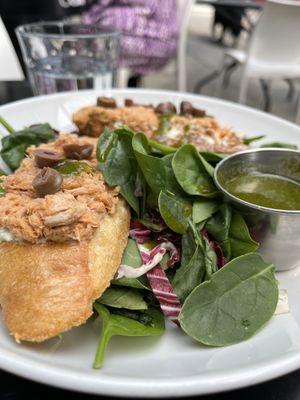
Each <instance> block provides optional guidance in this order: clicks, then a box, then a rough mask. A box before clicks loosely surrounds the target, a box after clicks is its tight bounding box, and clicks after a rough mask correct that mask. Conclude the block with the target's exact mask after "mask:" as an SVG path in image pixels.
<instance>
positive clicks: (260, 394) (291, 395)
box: [0, 82, 300, 400]
mask: <svg viewBox="0 0 300 400" xmlns="http://www.w3.org/2000/svg"><path fill="white" fill-rule="evenodd" d="M31 95H32V94H31V91H30V88H29V86H28V84H27V83H26V82H25V83H24V82H9V83H3V82H0V104H5V103H8V102H10V101H15V100H19V99H22V98H25V97H30V96H31ZM27 396H30V398H42V399H43V400H47V399H51V400H52V399H54V398H55V399H56V400H60V399H64V400H69V399H70V400H71V399H72V400H79V399H85V400H87V399H94V398H96V396H89V395H85V394H81V393H74V392H71V391H65V390H61V389H56V388H52V387H48V386H46V385H42V384H38V383H35V382H31V381H29V380H26V379H22V378H19V377H17V376H15V375H12V374H9V373H6V372H4V371H1V370H0V400H2V399H7V400H19V399H23V398H26V397H27ZM133 397H134V396H133ZM98 398H99V397H98ZM193 398H196V397H193ZM199 398H201V400H241V399H243V400H253V399H255V400H299V399H300V370H298V371H295V372H292V373H290V374H288V375H285V376H283V377H280V378H278V379H275V380H272V381H269V382H265V383H262V384H260V385H255V386H252V387H248V388H244V389H240V390H236V391H230V392H226V393H220V394H215V395H210V396H199Z"/></svg>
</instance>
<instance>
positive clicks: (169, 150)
mask: <svg viewBox="0 0 300 400" xmlns="http://www.w3.org/2000/svg"><path fill="white" fill-rule="evenodd" d="M149 144H150V146H151V148H152V149H154V150H156V151H158V152H159V153H161V154H163V155H168V154H173V153H175V151H176V150H177V149H176V148H175V147H170V146H166V145H165V144H161V143H159V142H157V141H156V140H149Z"/></svg>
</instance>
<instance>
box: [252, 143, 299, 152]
mask: <svg viewBox="0 0 300 400" xmlns="http://www.w3.org/2000/svg"><path fill="white" fill-rule="evenodd" d="M260 147H275V148H276V147H278V148H280V149H292V150H297V149H298V146H297V145H295V144H290V143H283V142H271V143H265V144H263V145H261V146H260Z"/></svg>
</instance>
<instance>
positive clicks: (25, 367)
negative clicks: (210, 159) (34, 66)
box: [0, 89, 300, 398]
mask: <svg viewBox="0 0 300 400" xmlns="http://www.w3.org/2000/svg"><path fill="white" fill-rule="evenodd" d="M127 93H128V95H141V96H142V95H143V94H149V93H150V94H152V95H158V96H174V97H175V98H178V99H180V98H186V97H188V98H189V99H191V100H193V99H195V100H198V101H201V99H202V100H205V101H206V102H207V103H211V104H212V105H215V104H219V105H222V106H225V107H229V108H232V107H233V108H234V109H236V110H237V111H238V110H244V111H246V112H247V113H250V114H252V115H258V114H259V115H261V116H263V118H265V119H267V120H268V121H272V122H273V123H274V122H276V123H280V124H282V125H285V126H289V127H290V128H293V129H296V130H297V131H298V132H299V134H300V126H298V125H297V124H295V123H293V122H291V121H287V120H285V119H283V118H281V117H278V116H275V115H272V114H268V113H266V112H264V111H261V110H256V109H254V108H251V107H248V106H245V105H241V104H238V103H234V102H232V101H227V100H224V99H218V98H214V97H209V96H203V95H197V94H194V93H188V92H176V91H172V90H156V89H108V90H82V91H78V92H61V93H54V94H51V95H44V96H36V97H29V98H25V99H21V100H17V101H14V102H10V103H6V104H3V105H1V106H0V112H2V111H4V112H5V111H6V110H9V109H11V108H14V107H15V106H18V105H22V104H24V103H25V104H26V103H29V104H30V103H31V104H32V103H38V102H39V101H45V100H47V99H50V98H51V99H55V98H60V97H68V96H74V95H75V96H76V97H81V96H84V95H95V96H97V95H99V94H106V95H109V94H112V95H114V94H115V95H118V94H123V95H124V94H127ZM0 367H1V368H2V369H4V370H6V371H8V372H11V373H14V374H17V375H19V376H22V377H24V378H27V379H30V380H34V381H37V382H41V383H44V384H48V385H49V384H51V385H53V386H56V387H59V388H63V389H68V390H73V391H78V392H85V393H91V394H98V395H100V394H101V395H113V396H119V397H133V393H134V397H139V398H141V397H145V398H146V397H148V398H151V397H152V398H154V397H170V396H174V397H180V396H189V395H200V394H212V393H217V392H223V391H228V390H231V389H238V388H242V387H245V386H250V385H254V384H257V383H261V382H264V381H266V380H269V379H273V378H277V377H279V376H281V375H284V374H286V373H289V372H291V371H293V370H295V369H296V368H298V367H300V351H293V352H289V353H284V354H282V355H281V356H279V357H277V358H276V359H275V361H274V360H272V362H271V361H262V362H259V363H257V364H255V367H253V366H252V367H250V368H249V367H247V366H244V367H242V368H235V369H233V368H230V369H229V371H218V372H216V373H215V374H214V375H213V376H212V377H211V378H210V379H208V378H207V376H205V375H204V376H202V377H201V376H198V375H192V376H189V377H183V378H177V379H174V378H171V377H170V378H165V377H164V378H162V379H161V380H157V379H145V378H134V377H119V376H117V377H110V376H107V375H102V376H101V371H100V372H99V376H98V377H97V379H95V375H94V374H92V373H91V374H90V375H88V373H87V372H85V371H84V372H77V371H76V370H68V369H66V368H65V367H63V366H55V365H53V364H49V363H48V364H47V361H39V360H35V359H32V358H30V356H26V355H21V354H16V353H14V351H13V350H10V349H2V351H1V353H0Z"/></svg>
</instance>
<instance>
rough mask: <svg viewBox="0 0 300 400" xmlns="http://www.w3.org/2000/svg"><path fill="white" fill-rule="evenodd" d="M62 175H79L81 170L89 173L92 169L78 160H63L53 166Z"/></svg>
mask: <svg viewBox="0 0 300 400" xmlns="http://www.w3.org/2000/svg"><path fill="white" fill-rule="evenodd" d="M54 168H55V169H56V170H57V171H58V172H59V173H60V174H61V175H62V176H74V175H79V174H81V173H82V172H86V173H91V172H92V171H93V167H91V166H90V165H88V164H86V163H84V162H80V161H72V160H65V161H62V162H61V163H59V164H57V165H56V166H55V167H54Z"/></svg>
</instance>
